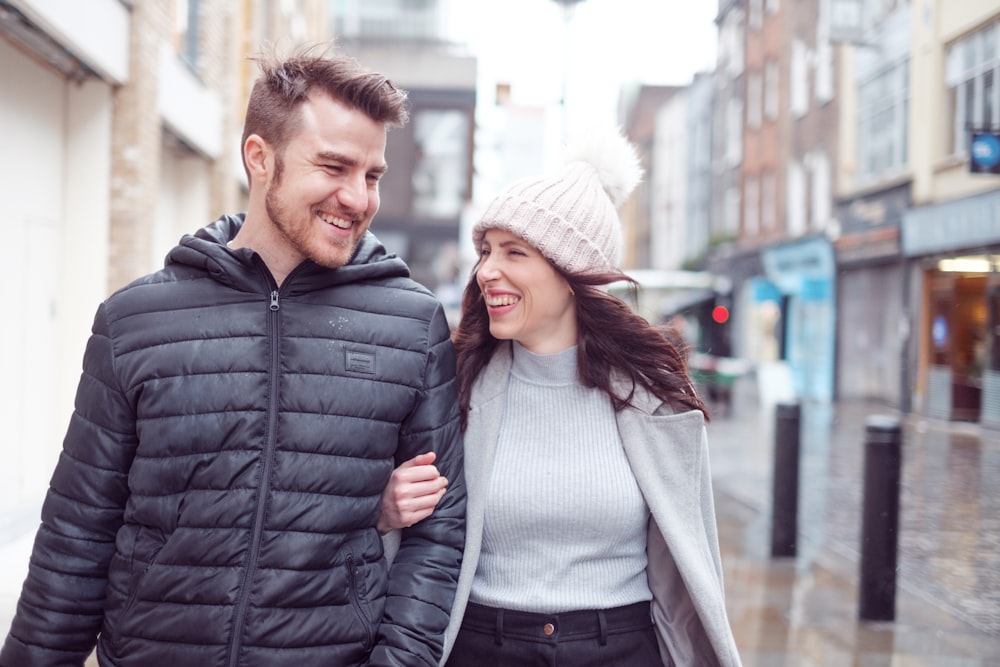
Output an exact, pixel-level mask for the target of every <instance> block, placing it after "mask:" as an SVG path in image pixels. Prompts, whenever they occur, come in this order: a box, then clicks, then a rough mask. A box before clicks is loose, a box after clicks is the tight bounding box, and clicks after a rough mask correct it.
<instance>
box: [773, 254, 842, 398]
mask: <svg viewBox="0 0 1000 667" xmlns="http://www.w3.org/2000/svg"><path fill="white" fill-rule="evenodd" d="M761 261H762V263H763V266H764V273H765V276H766V277H767V280H768V281H769V282H770V283H772V284H773V285H774V286H775V288H777V292H778V293H779V294H780V295H781V301H782V306H781V310H782V315H783V317H782V318H781V325H782V332H781V335H782V339H783V342H782V345H781V348H782V357H783V359H784V361H785V362H786V363H787V364H788V368H789V371H790V372H791V379H792V384H793V387H794V390H795V393H796V396H797V397H798V398H799V399H800V400H804V401H816V402H823V403H827V402H830V401H831V400H832V399H833V383H834V380H833V378H834V349H835V344H836V334H835V332H836V330H837V327H836V307H835V304H836V299H835V288H834V286H835V282H834V280H835V277H836V270H835V267H836V264H835V261H834V252H833V247H832V246H831V245H830V242H829V241H828V240H827V239H826V238H824V237H814V238H811V239H806V240H803V241H800V242H797V243H791V244H788V245H783V246H776V247H773V248H768V249H766V250H763V251H762V252H761Z"/></svg>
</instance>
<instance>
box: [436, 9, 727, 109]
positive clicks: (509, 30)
mask: <svg viewBox="0 0 1000 667" xmlns="http://www.w3.org/2000/svg"><path fill="white" fill-rule="evenodd" d="M716 9H717V2H716V0H583V2H580V3H579V4H578V5H577V6H576V7H575V9H574V10H573V12H572V18H571V19H570V21H569V23H568V24H567V22H566V21H565V20H564V12H563V9H562V7H561V6H560V5H559V4H558V3H556V2H555V1H554V0H496V1H492V0H491V1H487V0H453V1H452V3H451V9H450V10H449V15H450V19H451V21H452V26H451V29H452V31H453V34H454V36H455V38H456V39H459V40H461V41H465V42H467V43H469V44H470V46H471V47H472V48H473V49H474V52H475V54H476V55H477V56H478V58H479V68H480V78H481V80H482V81H483V83H484V85H486V86H488V87H492V85H493V83H492V82H496V81H505V82H508V83H510V84H511V86H512V98H513V99H512V101H513V102H515V103H518V104H525V105H540V106H546V105H557V104H558V102H559V99H560V98H561V96H562V82H563V71H564V54H566V53H567V48H566V44H567V43H566V41H565V39H566V34H567V32H566V31H567V25H568V31H569V33H568V35H569V42H568V53H569V59H568V68H567V72H568V77H567V81H568V85H567V102H568V107H569V118H570V127H571V128H572V127H574V125H575V124H581V125H584V126H589V125H592V124H594V123H600V122H604V120H605V119H606V120H607V121H608V122H614V121H615V109H616V106H615V105H616V100H617V97H618V91H619V89H620V87H621V85H622V84H623V83H627V82H635V81H639V82H642V83H651V84H671V85H684V84H687V83H690V81H691V77H692V76H693V75H694V74H695V73H696V72H699V71H705V70H710V69H713V67H714V64H715V53H716V29H715V24H714V22H713V20H714V18H715V14H716Z"/></svg>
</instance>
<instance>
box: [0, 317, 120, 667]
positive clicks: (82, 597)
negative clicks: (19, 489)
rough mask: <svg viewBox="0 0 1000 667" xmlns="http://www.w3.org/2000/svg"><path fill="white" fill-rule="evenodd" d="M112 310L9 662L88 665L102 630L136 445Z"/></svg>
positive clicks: (100, 321)
mask: <svg viewBox="0 0 1000 667" xmlns="http://www.w3.org/2000/svg"><path fill="white" fill-rule="evenodd" d="M104 312H105V311H104V306H102V307H101V308H100V309H98V313H97V317H96V318H95V320H94V327H93V330H92V335H91V337H90V340H89V341H88V343H87V349H86V353H85V355H84V360H83V374H82V376H81V379H80V383H79V386H78V388H77V393H76V404H75V410H74V412H73V415H72V417H71V419H70V425H69V429H68V431H67V433H66V437H65V440H64V442H63V449H62V453H61V454H60V457H59V460H58V463H57V464H56V468H55V472H54V473H53V476H52V480H51V482H50V486H49V490H48V493H47V495H46V497H45V502H44V503H43V505H42V523H41V526H40V527H39V529H38V532H37V534H36V536H35V542H34V547H33V549H32V553H31V560H30V563H29V566H28V576H27V579H26V580H25V582H24V585H23V588H22V590H21V596H20V598H19V600H18V603H17V611H16V614H15V616H14V621H13V623H12V625H11V629H10V632H9V634H8V636H7V639H6V641H5V642H4V646H3V649H2V651H0V665H2V666H3V667H21V666H23V665H32V666H33V667H42V666H56V665H59V666H63V665H76V666H79V665H83V663H84V661H85V660H86V658H87V656H88V655H89V654H90V652H91V651H92V650H93V648H94V646H95V644H96V641H97V634H98V632H99V631H100V627H101V622H102V619H103V615H104V612H103V607H104V596H105V589H106V586H107V572H108V565H109V562H110V560H111V556H112V554H113V553H114V548H115V535H116V533H117V531H118V528H119V527H120V526H121V524H122V516H123V513H124V507H125V501H126V498H127V495H128V484H127V478H128V467H129V464H130V461H131V458H132V454H133V453H134V450H135V442H136V436H135V420H134V414H133V411H132V409H131V407H130V406H129V403H128V401H127V400H126V398H125V395H124V393H123V392H122V391H121V389H120V388H119V386H118V381H117V380H116V378H115V373H114V354H113V351H112V345H111V340H110V338H109V336H108V331H107V327H106V320H105V317H104Z"/></svg>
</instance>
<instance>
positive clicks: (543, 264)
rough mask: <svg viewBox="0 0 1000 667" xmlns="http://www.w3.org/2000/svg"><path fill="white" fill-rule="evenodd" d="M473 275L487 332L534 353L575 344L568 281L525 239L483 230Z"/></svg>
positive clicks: (573, 317)
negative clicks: (486, 316)
mask: <svg viewBox="0 0 1000 667" xmlns="http://www.w3.org/2000/svg"><path fill="white" fill-rule="evenodd" d="M476 281H477V282H478V283H479V289H480V290H482V293H483V299H484V300H485V302H486V310H487V312H488V313H489V316H490V333H491V334H492V335H493V336H494V337H495V338H499V339H501V340H516V341H517V342H518V343H520V344H521V345H523V346H524V347H526V348H527V349H529V350H531V351H532V352H534V353H535V354H555V353H556V352H562V351H563V350H566V349H568V348H570V347H572V346H574V345H576V334H577V329H576V310H575V305H574V303H573V295H572V293H571V292H570V286H569V283H568V282H566V279H565V278H563V277H562V276H561V275H560V274H559V272H558V271H556V270H555V268H554V267H553V266H552V264H550V263H549V261H548V260H547V259H545V257H544V256H543V255H542V253H540V252H539V251H538V250H537V249H535V248H534V246H532V245H531V244H529V243H528V242H527V241H525V240H524V239H522V238H520V237H519V236H515V235H514V234H512V233H510V232H507V231H503V230H500V229H490V230H487V232H486V235H485V237H484V238H483V243H482V247H480V248H479V264H478V266H477V267H476Z"/></svg>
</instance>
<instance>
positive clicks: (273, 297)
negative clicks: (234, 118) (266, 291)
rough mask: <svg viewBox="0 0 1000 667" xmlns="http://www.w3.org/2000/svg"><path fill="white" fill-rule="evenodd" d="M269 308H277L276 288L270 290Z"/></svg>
mask: <svg viewBox="0 0 1000 667" xmlns="http://www.w3.org/2000/svg"><path fill="white" fill-rule="evenodd" d="M271 310H278V290H274V291H273V292H271Z"/></svg>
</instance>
